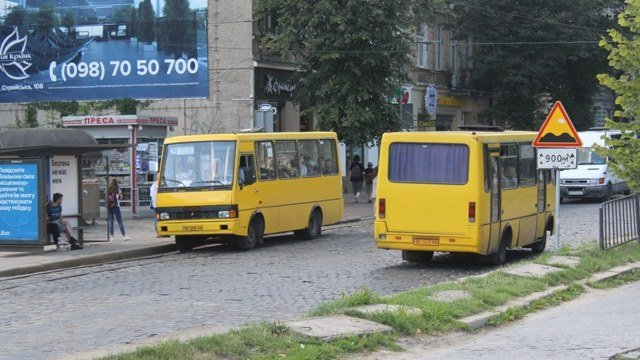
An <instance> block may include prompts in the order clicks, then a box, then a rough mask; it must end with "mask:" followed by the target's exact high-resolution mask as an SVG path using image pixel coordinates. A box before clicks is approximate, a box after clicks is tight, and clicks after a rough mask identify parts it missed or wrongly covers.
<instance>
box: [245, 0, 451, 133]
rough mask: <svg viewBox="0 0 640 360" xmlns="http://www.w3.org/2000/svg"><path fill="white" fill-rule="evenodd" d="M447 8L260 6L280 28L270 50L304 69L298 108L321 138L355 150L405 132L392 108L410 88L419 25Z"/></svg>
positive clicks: (329, 3)
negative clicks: (398, 91) (393, 99)
mask: <svg viewBox="0 0 640 360" xmlns="http://www.w3.org/2000/svg"><path fill="white" fill-rule="evenodd" d="M431 3H433V4H440V2H439V1H422V2H420V4H417V2H416V1H414V0H395V1H394V0H360V1H355V0H258V1H257V2H256V4H255V5H256V14H257V16H258V17H262V16H265V15H266V14H269V15H270V16H272V19H275V20H277V32H272V33H270V34H268V35H267V36H265V37H264V38H263V39H262V41H263V45H264V46H265V47H266V48H267V49H269V50H271V51H272V52H274V53H278V54H280V55H281V58H282V60H283V61H291V60H293V62H294V63H295V64H296V66H297V67H298V70H299V71H298V72H297V73H296V77H295V81H296V82H297V87H296V94H295V95H294V96H295V101H297V102H299V103H302V104H305V106H306V108H305V110H303V115H312V116H313V118H314V119H315V121H316V123H317V127H318V128H319V129H320V130H333V131H336V132H337V133H338V136H339V138H340V139H341V140H344V141H345V142H346V143H348V144H352V145H362V144H368V143H370V142H374V143H375V142H377V141H379V139H380V137H381V135H382V133H384V132H385V131H389V130H398V129H400V128H401V121H400V117H399V114H398V110H397V109H396V108H394V106H393V105H392V104H391V103H390V102H389V98H390V95H391V93H392V91H393V89H394V88H395V87H398V86H400V85H401V84H402V83H403V81H404V80H405V73H404V71H403V70H405V68H404V66H405V65H407V64H408V61H409V59H410V56H411V54H412V49H413V40H414V35H413V34H414V28H415V22H416V21H417V20H416V19H417V18H418V17H420V16H422V15H424V14H423V11H426V10H432V9H433V8H434V6H432V5H433V4H431Z"/></svg>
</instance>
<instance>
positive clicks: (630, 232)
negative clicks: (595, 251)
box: [600, 193, 640, 250]
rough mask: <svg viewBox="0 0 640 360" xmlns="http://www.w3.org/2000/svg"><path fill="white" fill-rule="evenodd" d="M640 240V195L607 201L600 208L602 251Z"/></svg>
mask: <svg viewBox="0 0 640 360" xmlns="http://www.w3.org/2000/svg"><path fill="white" fill-rule="evenodd" d="M635 240H640V194H638V193H635V194H632V195H629V196H625V197H622V198H618V199H614V200H610V201H606V202H604V203H602V205H601V206H600V249H602V250H608V249H611V248H614V247H616V246H618V245H622V244H625V243H628V242H631V241H635Z"/></svg>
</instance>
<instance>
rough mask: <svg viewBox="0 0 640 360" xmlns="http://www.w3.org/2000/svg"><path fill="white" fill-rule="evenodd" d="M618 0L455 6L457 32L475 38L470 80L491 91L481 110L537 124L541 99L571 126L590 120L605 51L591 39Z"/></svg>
mask: <svg viewBox="0 0 640 360" xmlns="http://www.w3.org/2000/svg"><path fill="white" fill-rule="evenodd" d="M620 4H621V0H594V1H573V0H540V1H512V0H475V1H472V2H464V3H463V4H462V5H460V6H456V7H454V12H455V13H456V14H457V16H458V24H457V28H458V29H459V34H460V35H461V36H472V37H473V38H474V39H477V42H478V44H479V45H478V46H477V47H476V48H475V49H474V54H473V69H472V72H471V76H472V80H473V84H474V86H475V87H476V88H477V89H479V90H484V91H489V92H492V93H493V94H494V96H495V99H496V101H495V102H494V103H493V104H492V105H491V107H490V109H489V112H488V116H489V117H490V118H492V119H502V120H505V121H506V122H507V124H508V125H509V126H510V127H511V128H514V129H523V130H537V129H538V128H539V127H540V125H541V123H542V121H543V120H544V118H545V116H546V112H547V109H546V106H545V105H546V101H545V100H546V99H545V98H547V97H549V98H550V99H551V100H554V101H555V100H560V101H562V102H563V105H564V106H565V108H566V109H567V112H568V113H569V116H570V117H571V120H572V122H573V124H574V125H575V127H576V128H577V129H578V130H585V129H587V128H589V127H590V126H592V123H593V114H592V107H593V104H592V103H593V95H594V94H595V91H596V90H597V85H598V84H597V81H596V78H595V76H596V74H598V73H599V72H603V71H605V70H606V54H605V53H604V52H603V51H602V49H600V48H599V47H598V46H597V44H596V41H597V39H599V37H600V33H601V32H602V30H603V29H607V28H609V27H611V25H612V24H613V21H612V19H611V16H610V14H611V13H612V12H613V13H615V12H616V11H617V10H616V9H617V8H618V7H619V6H620Z"/></svg>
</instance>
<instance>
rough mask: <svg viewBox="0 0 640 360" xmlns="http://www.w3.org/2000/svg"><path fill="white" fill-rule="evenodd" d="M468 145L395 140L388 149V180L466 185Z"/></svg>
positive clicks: (467, 176)
mask: <svg viewBox="0 0 640 360" xmlns="http://www.w3.org/2000/svg"><path fill="white" fill-rule="evenodd" d="M468 178H469V147H467V146H466V145H462V144H436V143H421V144H412V143H394V144H391V147H390V149H389V180H390V181H394V182H413V183H435V184H466V183H467V180H468Z"/></svg>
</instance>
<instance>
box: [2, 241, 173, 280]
mask: <svg viewBox="0 0 640 360" xmlns="http://www.w3.org/2000/svg"><path fill="white" fill-rule="evenodd" d="M173 251H176V246H175V244H168V245H158V246H148V247H144V248H138V249H131V250H124V251H110V252H105V253H101V254H93V255H85V256H79V257H77V258H73V259H65V260H60V261H53V262H49V263H43V264H37V265H29V266H22V267H17V268H13V269H8V270H3V271H0V277H10V276H19V275H27V274H32V273H36V272H42V271H51V270H58V269H66V268H71V267H77V266H86V265H96V264H102V263H105V262H109V261H116V260H128V259H131V258H138V257H144V256H150V255H157V254H164V253H168V252H173Z"/></svg>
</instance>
